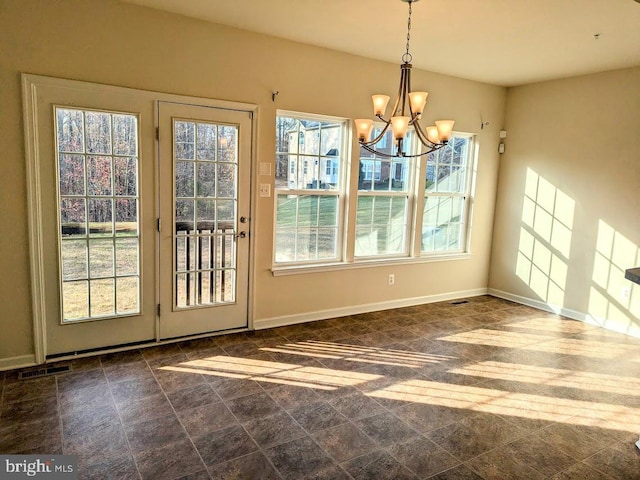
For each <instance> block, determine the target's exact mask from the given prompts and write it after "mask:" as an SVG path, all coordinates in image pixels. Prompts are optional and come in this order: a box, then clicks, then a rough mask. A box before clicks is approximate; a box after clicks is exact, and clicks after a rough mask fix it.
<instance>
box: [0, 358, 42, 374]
mask: <svg viewBox="0 0 640 480" xmlns="http://www.w3.org/2000/svg"><path fill="white" fill-rule="evenodd" d="M34 365H36V356H35V355H20V356H19V357H7V358H0V372H1V371H3V370H13V369H14V368H23V367H32V366H34Z"/></svg>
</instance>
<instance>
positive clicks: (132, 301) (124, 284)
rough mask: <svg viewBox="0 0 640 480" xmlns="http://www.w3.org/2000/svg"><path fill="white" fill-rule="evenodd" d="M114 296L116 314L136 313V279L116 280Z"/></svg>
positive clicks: (137, 309) (137, 308)
mask: <svg viewBox="0 0 640 480" xmlns="http://www.w3.org/2000/svg"><path fill="white" fill-rule="evenodd" d="M116 296H117V298H116V313H119V314H127V313H136V312H138V311H139V308H140V307H139V305H138V277H124V278H117V279H116Z"/></svg>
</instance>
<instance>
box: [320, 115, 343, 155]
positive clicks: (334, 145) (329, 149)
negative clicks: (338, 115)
mask: <svg viewBox="0 0 640 480" xmlns="http://www.w3.org/2000/svg"><path fill="white" fill-rule="evenodd" d="M321 135H322V141H321V143H320V151H319V152H318V153H320V155H327V156H333V157H337V156H338V155H339V154H340V151H339V149H340V145H341V144H342V125H340V124H338V123H333V124H331V123H323V124H322V132H321Z"/></svg>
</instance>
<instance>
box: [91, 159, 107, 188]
mask: <svg viewBox="0 0 640 480" xmlns="http://www.w3.org/2000/svg"><path fill="white" fill-rule="evenodd" d="M87 173H88V175H87V177H88V183H89V185H88V186H89V188H88V194H89V195H111V157H87Z"/></svg>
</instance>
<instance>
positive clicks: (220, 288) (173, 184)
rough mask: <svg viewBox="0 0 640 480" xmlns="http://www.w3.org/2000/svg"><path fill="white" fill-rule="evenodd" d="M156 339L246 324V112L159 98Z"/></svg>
mask: <svg viewBox="0 0 640 480" xmlns="http://www.w3.org/2000/svg"><path fill="white" fill-rule="evenodd" d="M158 118H159V131H158V134H159V149H160V150H159V151H160V155H159V157H160V166H159V179H160V180H159V191H160V225H161V227H160V268H159V272H160V273H159V275H160V338H162V339H168V338H175V337H181V336H185V335H194V334H200V333H206V332H218V331H223V330H231V329H237V328H246V327H247V324H248V315H247V301H248V286H249V238H248V237H249V218H250V212H249V206H250V184H251V181H250V175H251V139H252V132H251V128H252V114H251V113H250V112H246V111H236V110H228V109H219V108H211V107H200V106H194V105H185V104H180V103H170V102H159V104H158Z"/></svg>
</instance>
